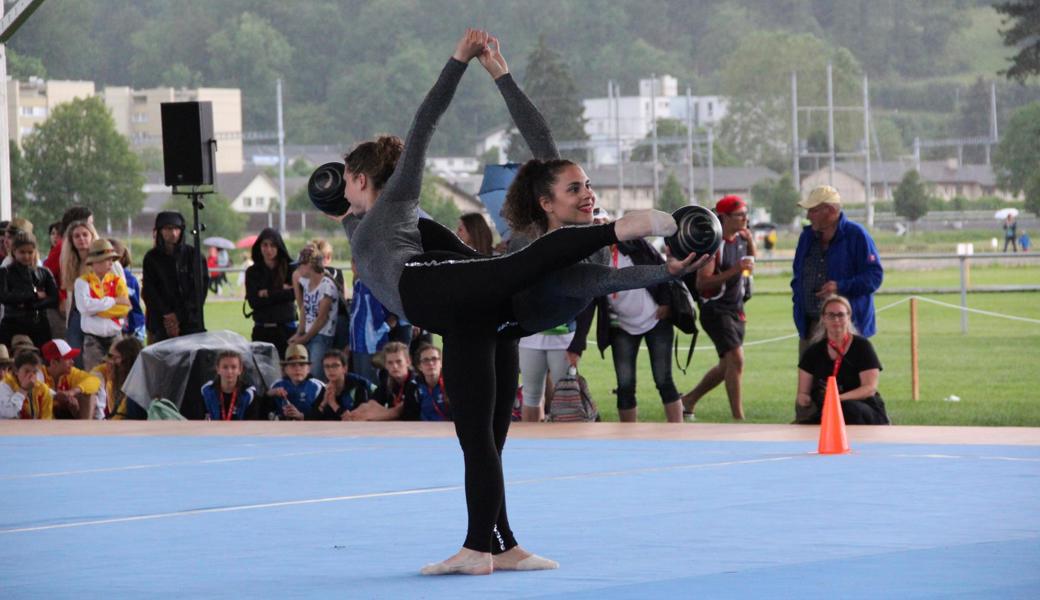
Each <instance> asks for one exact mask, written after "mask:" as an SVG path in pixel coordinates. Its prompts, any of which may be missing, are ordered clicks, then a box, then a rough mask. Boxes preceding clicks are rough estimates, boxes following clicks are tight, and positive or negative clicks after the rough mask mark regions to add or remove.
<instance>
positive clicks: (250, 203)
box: [242, 196, 253, 208]
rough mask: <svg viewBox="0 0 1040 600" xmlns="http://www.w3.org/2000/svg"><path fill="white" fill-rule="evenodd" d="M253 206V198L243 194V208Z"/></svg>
mask: <svg viewBox="0 0 1040 600" xmlns="http://www.w3.org/2000/svg"><path fill="white" fill-rule="evenodd" d="M252 206H253V199H252V198H250V197H249V196H243V197H242V208H252Z"/></svg>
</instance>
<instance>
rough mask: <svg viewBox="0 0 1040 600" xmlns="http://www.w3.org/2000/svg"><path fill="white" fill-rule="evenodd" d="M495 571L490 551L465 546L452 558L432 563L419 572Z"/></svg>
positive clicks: (437, 573)
mask: <svg viewBox="0 0 1040 600" xmlns="http://www.w3.org/2000/svg"><path fill="white" fill-rule="evenodd" d="M492 571H494V564H493V563H492V561H491V553H490V552H477V551H476V550H470V549H469V548H463V549H461V550H459V551H458V552H456V553H455V555H454V556H452V557H451V558H449V559H447V560H445V561H442V562H439V563H430V564H428V565H426V566H425V567H423V568H422V570H420V571H419V572H420V573H421V574H423V575H455V574H458V575H490V574H491V572H492Z"/></svg>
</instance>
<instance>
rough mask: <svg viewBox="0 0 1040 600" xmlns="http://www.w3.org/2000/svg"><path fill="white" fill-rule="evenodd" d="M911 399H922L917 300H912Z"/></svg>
mask: <svg viewBox="0 0 1040 600" xmlns="http://www.w3.org/2000/svg"><path fill="white" fill-rule="evenodd" d="M910 397H911V398H912V399H913V400H914V401H917V400H920V399H921V382H920V379H919V378H918V372H917V298H910Z"/></svg>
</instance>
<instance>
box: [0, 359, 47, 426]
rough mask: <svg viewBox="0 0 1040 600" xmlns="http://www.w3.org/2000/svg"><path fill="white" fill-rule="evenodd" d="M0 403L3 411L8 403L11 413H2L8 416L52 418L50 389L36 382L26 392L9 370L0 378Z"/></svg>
mask: <svg viewBox="0 0 1040 600" xmlns="http://www.w3.org/2000/svg"><path fill="white" fill-rule="evenodd" d="M0 405H3V406H4V407H5V410H4V412H5V413H6V412H8V411H7V410H6V408H7V407H8V405H10V406H9V407H10V408H11V409H12V410H11V411H9V412H10V413H11V414H10V415H7V414H5V415H4V416H8V417H10V418H19V419H53V418H54V396H53V395H51V390H50V389H49V388H48V387H47V386H45V385H43V384H41V383H39V382H37V383H36V385H34V386H33V388H32V391H31V392H30V393H29V394H26V393H25V390H23V389H22V386H20V385H19V384H18V378H17V377H15V374H14V372H11V371H9V372H7V373H6V374H5V375H4V378H3V380H0ZM15 411H17V412H15Z"/></svg>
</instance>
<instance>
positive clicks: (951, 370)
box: [206, 265, 1040, 426]
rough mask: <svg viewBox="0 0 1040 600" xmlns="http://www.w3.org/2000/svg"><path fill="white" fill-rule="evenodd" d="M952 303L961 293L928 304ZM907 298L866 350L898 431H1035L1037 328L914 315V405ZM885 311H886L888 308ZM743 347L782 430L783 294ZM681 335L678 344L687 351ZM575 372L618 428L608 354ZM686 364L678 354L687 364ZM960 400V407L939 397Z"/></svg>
mask: <svg viewBox="0 0 1040 600" xmlns="http://www.w3.org/2000/svg"><path fill="white" fill-rule="evenodd" d="M958 277H959V276H958V274H957V270H956V269H937V270H934V271H905V272H898V271H896V272H889V273H886V287H910V286H914V285H918V286H926V287H927V286H938V285H943V286H945V285H957V284H958V281H959V279H958ZM972 281H973V283H977V284H980V285H981V284H984V283H986V284H988V283H1002V284H1008V283H1030V284H1037V283H1040V265H1037V266H1029V267H978V268H975V269H973V271H972ZM756 285H757V286H758V289H762V290H768V291H773V292H785V291H786V290H787V289H788V288H787V287H786V286H787V277H786V276H784V275H775V276H770V277H765V276H763V277H759V278H757V279H756ZM925 297H927V298H933V299H936V300H940V301H943V302H947V303H950V304H959V302H960V297H959V295H958V294H939V295H928V296H925ZM905 298H906V296H904V295H892V294H879V295H878V296H877V297H876V300H875V302H876V305H877V307H878V309H879V311H880V313H879V315H878V330H879V333H878V335H876V336H875V337H874V338H873V339H872V341H873V343H874V345H875V347H876V349H877V352H878V355H879V356H880V357H881V361H882V363H883V365H884V371H883V372H882V374H881V384H880V390H881V394H882V396H883V397H884V399H885V402H886V404H887V405H888V410H889V415H890V416H891V417H892V420H893V422H894V423H896V424H900V425H1003V426H1010V425H1015V426H1040V368H1038V365H1037V362H1038V359H1040V323H1037V322H1026V321H1016V320H1009V319H1005V318H999V317H992V316H985V315H978V314H971V315H969V318H968V333H967V334H962V333H961V329H960V327H961V325H960V323H961V317H960V311H959V310H956V309H953V308H947V307H943V306H937V305H933V304H930V303H926V302H921V303H919V307H918V317H919V324H918V327H919V329H918V336H919V347H920V351H919V374H920V390H921V393H920V400H919V401H916V402H915V401H913V400H911V369H910V317H909V314H910V309H909V303H908V302H906V301H904V299H905ZM1038 300H1040V295H1038V294H1037V293H1025V292H1022V293H973V294H970V295H969V298H968V306H969V307H970V308H973V309H980V310H986V311H991V312H995V313H1000V314H1005V315H1011V316H1017V317H1023V318H1026V319H1032V320H1033V321H1040V304H1038V302H1037V301H1038ZM890 305H891V306H890ZM747 311H748V327H747V340H746V342H747V345H746V347H745V357H746V358H745V361H746V366H745V372H744V408H745V413H746V415H747V419H748V421H749V422H753V423H787V422H790V420H791V418H792V416H793V414H792V413H793V411H792V406H793V402H794V392H795V385H796V380H797V375H796V365H797V356H796V355H797V340H796V339H794V338H790V339H783V340H779V341H770V340H773V339H774V338H780V337H783V336H789V335H791V334H793V333H794V326H793V324H792V322H791V300H790V297H789V296H788V295H786V293H768V294H767V293H763V294H761V295H760V296H757V297H756V298H754V299H752V301H751V302H750V303H749V304H748V307H747ZM206 319H207V321H206V322H207V325H208V326H209V328H210V329H230V330H232V331H236V332H238V333H241V334H242V335H245V336H247V337H248V336H249V332H250V327H251V325H250V323H249V321H248V320H246V319H245V318H244V317H243V316H242V302H241V301H240V300H239V301H226V302H210V303H209V304H207V305H206ZM688 339H689V336H685V335H682V336H681V338H680V344H684V343H688ZM589 347H590V349H589V350H588V351H587V352H586V353H585V356H584V358H583V360H582V363H581V365H580V369H581V372H582V373H583V374H584V375H585V377H586V378H587V379H588V381H589V385H590V387H591V391H592V395H593V398H594V399H595V400H596V402H597V403H598V405H599V407H600V411H601V412H602V413H603V417H604V419H605V420H608V421H612V420H617V411H616V407H615V399H614V395H613V393H612V390H613V389H614V387H615V384H616V382H615V379H614V369H613V364H612V363H611V359H610V355H609V351H608V354H607V355H606V356H605V357H603V358H601V357H600V355H599V352H598V351H597V350H596V349H595V341H594V340H591V339H590V341H589ZM684 357H685V355H684ZM716 360H717V357H716V355H715V351H714V347H713V346H712V344H711V340H710V339H708V338H707V336H706V335H705V336H702V339H701V340H699V342H698V347H697V351H696V353H695V355H694V359H693V364H692V365H691V368H690V371H689V372H688V373H687V374H686V375H683V374H682V373H681V372H680V371H678V369H675V370H674V377H675V380H676V385H677V386H678V387H679V388H680V391H682V392H686V391H689V389H691V388H692V387H693V386H694V385H695V384H696V383H697V381H698V380H699V378H700V376H701V375H702V374H703V372H704V371H705V370H706V369H707V368H708V367H709V366H710V365H712V364H713V363H714V362H715V361H716ZM637 393H638V398H639V402H640V412H641V414H640V420H644V421H663V420H664V416H663V412H662V409H661V403H660V400H659V398H658V396H657V392H656V389H655V388H654V385H653V379H652V377H651V376H650V366H649V360H648V358H647V356H646V351H645V348H644V349H643V351H642V352H641V353H640V361H639V373H638V390H637ZM950 396H958V397H959V398H960V401H957V402H952V401H947V400H945V398H948V397H950ZM697 419H698V420H699V421H702V422H727V421H729V420H730V416H729V406H728V402H727V400H726V396H725V392H724V390H722V389H721V388H718V389H716V390H715V391H713V392H712V393H711V394H709V395H708V396H707V397H705V398H704V399H703V400H701V402H700V403H699V404H698V406H697Z"/></svg>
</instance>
